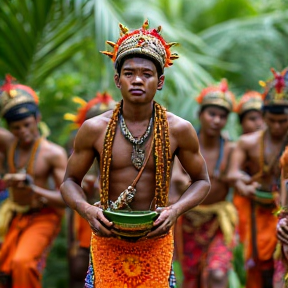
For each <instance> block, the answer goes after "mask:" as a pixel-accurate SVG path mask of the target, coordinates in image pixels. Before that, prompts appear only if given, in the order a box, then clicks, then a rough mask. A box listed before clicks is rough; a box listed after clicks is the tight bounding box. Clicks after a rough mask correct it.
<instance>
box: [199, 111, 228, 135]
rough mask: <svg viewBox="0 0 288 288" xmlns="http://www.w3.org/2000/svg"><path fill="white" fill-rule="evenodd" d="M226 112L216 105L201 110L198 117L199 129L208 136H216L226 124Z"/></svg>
mask: <svg viewBox="0 0 288 288" xmlns="http://www.w3.org/2000/svg"><path fill="white" fill-rule="evenodd" d="M227 118H228V112H227V111H226V110H224V109H222V108H218V107H216V106H211V107H207V108H205V109H204V111H202V112H201V114H200V116H199V119H200V123H201V130H202V131H204V132H205V133H206V134H207V135H208V136H213V137H214V136H218V135H220V132H221V130H222V129H223V128H224V126H225V125H226V122H227Z"/></svg>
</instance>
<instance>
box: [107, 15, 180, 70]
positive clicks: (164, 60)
mask: <svg viewBox="0 0 288 288" xmlns="http://www.w3.org/2000/svg"><path fill="white" fill-rule="evenodd" d="M119 27H120V38H119V39H118V41H117V42H116V43H114V42H111V41H106V43H107V44H109V45H110V46H111V47H112V48H113V51H112V52H109V51H101V53H103V54H105V55H107V56H109V57H110V58H111V59H112V61H113V62H114V63H115V68H116V69H117V67H118V65H119V64H120V62H121V60H122V59H123V57H125V56H128V55H133V54H135V55H145V56H148V57H149V58H152V59H154V60H155V61H157V63H159V65H160V67H161V69H162V72H163V71H164V67H169V66H171V65H173V62H172V61H173V60H175V59H178V58H179V56H178V55H177V53H171V51H170V47H172V46H174V45H176V44H177V43H175V42H171V43H167V42H166V41H165V40H164V38H163V37H162V36H161V35H160V31H161V26H159V27H158V28H157V29H148V28H149V22H148V20H146V21H145V22H144V23H143V25H142V27H141V28H140V29H137V30H134V31H132V32H129V29H128V28H127V27H125V26H123V25H122V24H121V23H120V24H119Z"/></svg>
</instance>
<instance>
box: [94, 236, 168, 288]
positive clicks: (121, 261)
mask: <svg viewBox="0 0 288 288" xmlns="http://www.w3.org/2000/svg"><path fill="white" fill-rule="evenodd" d="M91 253H92V265H93V270H94V287H95V288H98V287H101V288H169V276H170V272H171V264H172V257H173V235H172V231H170V233H169V234H168V235H166V236H165V237H161V238H155V239H140V240H138V241H136V242H130V241H125V240H123V239H117V238H104V237H99V236H96V235H95V234H93V235H92V241H91Z"/></svg>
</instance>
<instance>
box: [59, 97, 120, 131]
mask: <svg viewBox="0 0 288 288" xmlns="http://www.w3.org/2000/svg"><path fill="white" fill-rule="evenodd" d="M72 100H73V102H74V103H77V104H80V108H78V110H77V114H76V115H75V114H72V113H66V114H65V115H64V119H65V120H70V121H73V122H74V124H75V125H76V126H75V128H76V129H77V128H79V127H80V126H81V125H82V124H83V122H84V121H85V120H87V119H89V118H92V117H94V116H97V115H100V114H101V113H104V112H106V111H108V110H112V109H114V108H115V105H116V102H115V101H114V100H113V98H112V96H111V95H110V94H108V93H106V92H104V93H103V94H102V93H100V92H98V93H97V94H96V97H94V98H93V99H91V100H90V101H89V102H86V101H85V100H83V99H82V98H80V97H73V99H72Z"/></svg>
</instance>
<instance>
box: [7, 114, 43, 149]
mask: <svg viewBox="0 0 288 288" xmlns="http://www.w3.org/2000/svg"><path fill="white" fill-rule="evenodd" d="M8 127H9V130H10V131H11V133H13V134H14V136H15V137H16V138H18V139H19V141H20V143H22V144H30V143H31V142H32V141H33V140H34V139H35V136H36V135H37V131H38V128H37V120H36V119H35V117H34V116H29V117H27V118H24V119H22V120H19V121H13V122H10V123H9V124H8Z"/></svg>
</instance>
